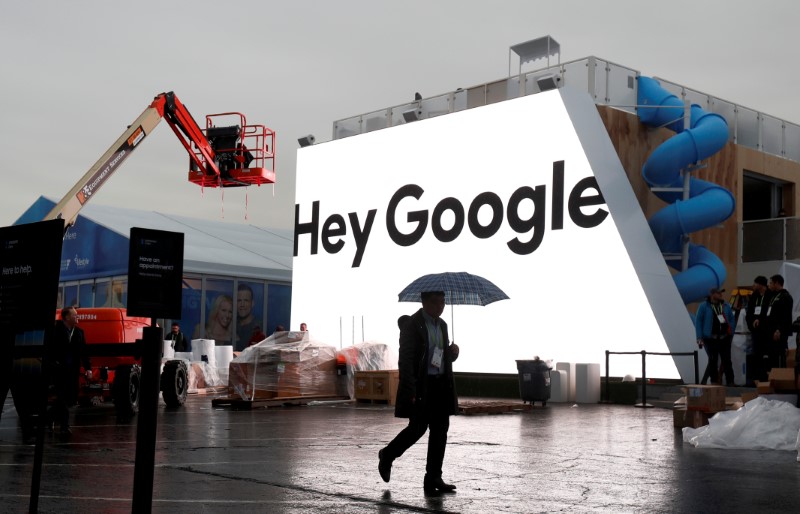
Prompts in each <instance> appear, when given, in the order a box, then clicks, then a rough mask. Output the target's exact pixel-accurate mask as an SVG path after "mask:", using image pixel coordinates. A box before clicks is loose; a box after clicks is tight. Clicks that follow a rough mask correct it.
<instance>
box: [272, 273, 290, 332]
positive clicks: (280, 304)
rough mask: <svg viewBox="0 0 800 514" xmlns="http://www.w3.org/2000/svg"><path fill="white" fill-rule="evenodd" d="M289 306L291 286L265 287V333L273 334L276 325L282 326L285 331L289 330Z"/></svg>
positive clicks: (275, 285)
mask: <svg viewBox="0 0 800 514" xmlns="http://www.w3.org/2000/svg"><path fill="white" fill-rule="evenodd" d="M291 306H292V287H291V286H287V285H283V284H269V285H267V330H268V331H267V333H269V334H271V333H273V332H274V331H275V327H277V326H278V325H283V326H284V328H285V329H286V330H290V329H291V327H289V320H290V318H291ZM295 328H297V327H295Z"/></svg>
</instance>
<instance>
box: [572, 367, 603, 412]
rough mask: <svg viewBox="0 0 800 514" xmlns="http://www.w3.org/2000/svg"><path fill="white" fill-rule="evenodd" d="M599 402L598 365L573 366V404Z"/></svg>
mask: <svg viewBox="0 0 800 514" xmlns="http://www.w3.org/2000/svg"><path fill="white" fill-rule="evenodd" d="M599 401H600V364H597V363H591V364H580V363H579V364H576V365H575V402H576V403H598V402H599Z"/></svg>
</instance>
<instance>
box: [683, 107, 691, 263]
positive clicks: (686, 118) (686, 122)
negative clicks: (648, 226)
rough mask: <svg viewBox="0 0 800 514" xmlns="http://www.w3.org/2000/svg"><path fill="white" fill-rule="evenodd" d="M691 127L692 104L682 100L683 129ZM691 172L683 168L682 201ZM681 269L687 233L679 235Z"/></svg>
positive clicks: (686, 196) (686, 256)
mask: <svg viewBox="0 0 800 514" xmlns="http://www.w3.org/2000/svg"><path fill="white" fill-rule="evenodd" d="M691 127H692V104H691V102H689V100H685V101H684V107H683V130H689V129H690V128H691ZM691 180H692V174H691V173H690V171H689V168H688V167H687V168H686V169H684V170H683V201H684V202H685V201H686V200H688V199H689V195H690V186H691ZM681 242H682V245H681V271H686V270H687V269H689V235H688V234H682V235H681Z"/></svg>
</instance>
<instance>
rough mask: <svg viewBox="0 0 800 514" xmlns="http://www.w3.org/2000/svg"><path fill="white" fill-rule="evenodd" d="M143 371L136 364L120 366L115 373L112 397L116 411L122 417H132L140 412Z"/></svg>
mask: <svg viewBox="0 0 800 514" xmlns="http://www.w3.org/2000/svg"><path fill="white" fill-rule="evenodd" d="M141 379H142V371H141V369H140V368H139V366H137V365H136V364H133V365H125V366H120V367H118V368H117V369H116V371H115V373H114V383H113V384H112V385H111V397H112V398H113V399H114V409H115V410H116V411H117V415H118V416H120V417H130V416H133V415H135V414H136V413H137V412H139V392H140V390H141V386H142V380H141Z"/></svg>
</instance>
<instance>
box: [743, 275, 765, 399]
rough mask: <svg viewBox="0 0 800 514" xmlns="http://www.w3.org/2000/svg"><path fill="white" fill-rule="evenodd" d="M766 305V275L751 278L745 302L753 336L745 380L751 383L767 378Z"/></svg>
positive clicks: (748, 323)
mask: <svg viewBox="0 0 800 514" xmlns="http://www.w3.org/2000/svg"><path fill="white" fill-rule="evenodd" d="M767 305H769V290H768V289H767V277H765V276H763V275H759V276H757V277H756V278H755V279H753V294H751V295H750V299H749V300H748V302H747V310H746V311H745V321H746V322H747V328H748V329H749V330H750V335H751V337H752V338H753V351H752V353H751V354H750V355H748V356H747V357H748V358H747V382H748V383H750V384H752V383H753V382H754V381H756V380H758V381H760V382H763V381H765V380H767V372H766V368H767V363H766V362H764V361H765V360H768V359H769V341H770V338H769V337H767V333H766V327H767V325H766V321H765V320H766V319H767Z"/></svg>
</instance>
